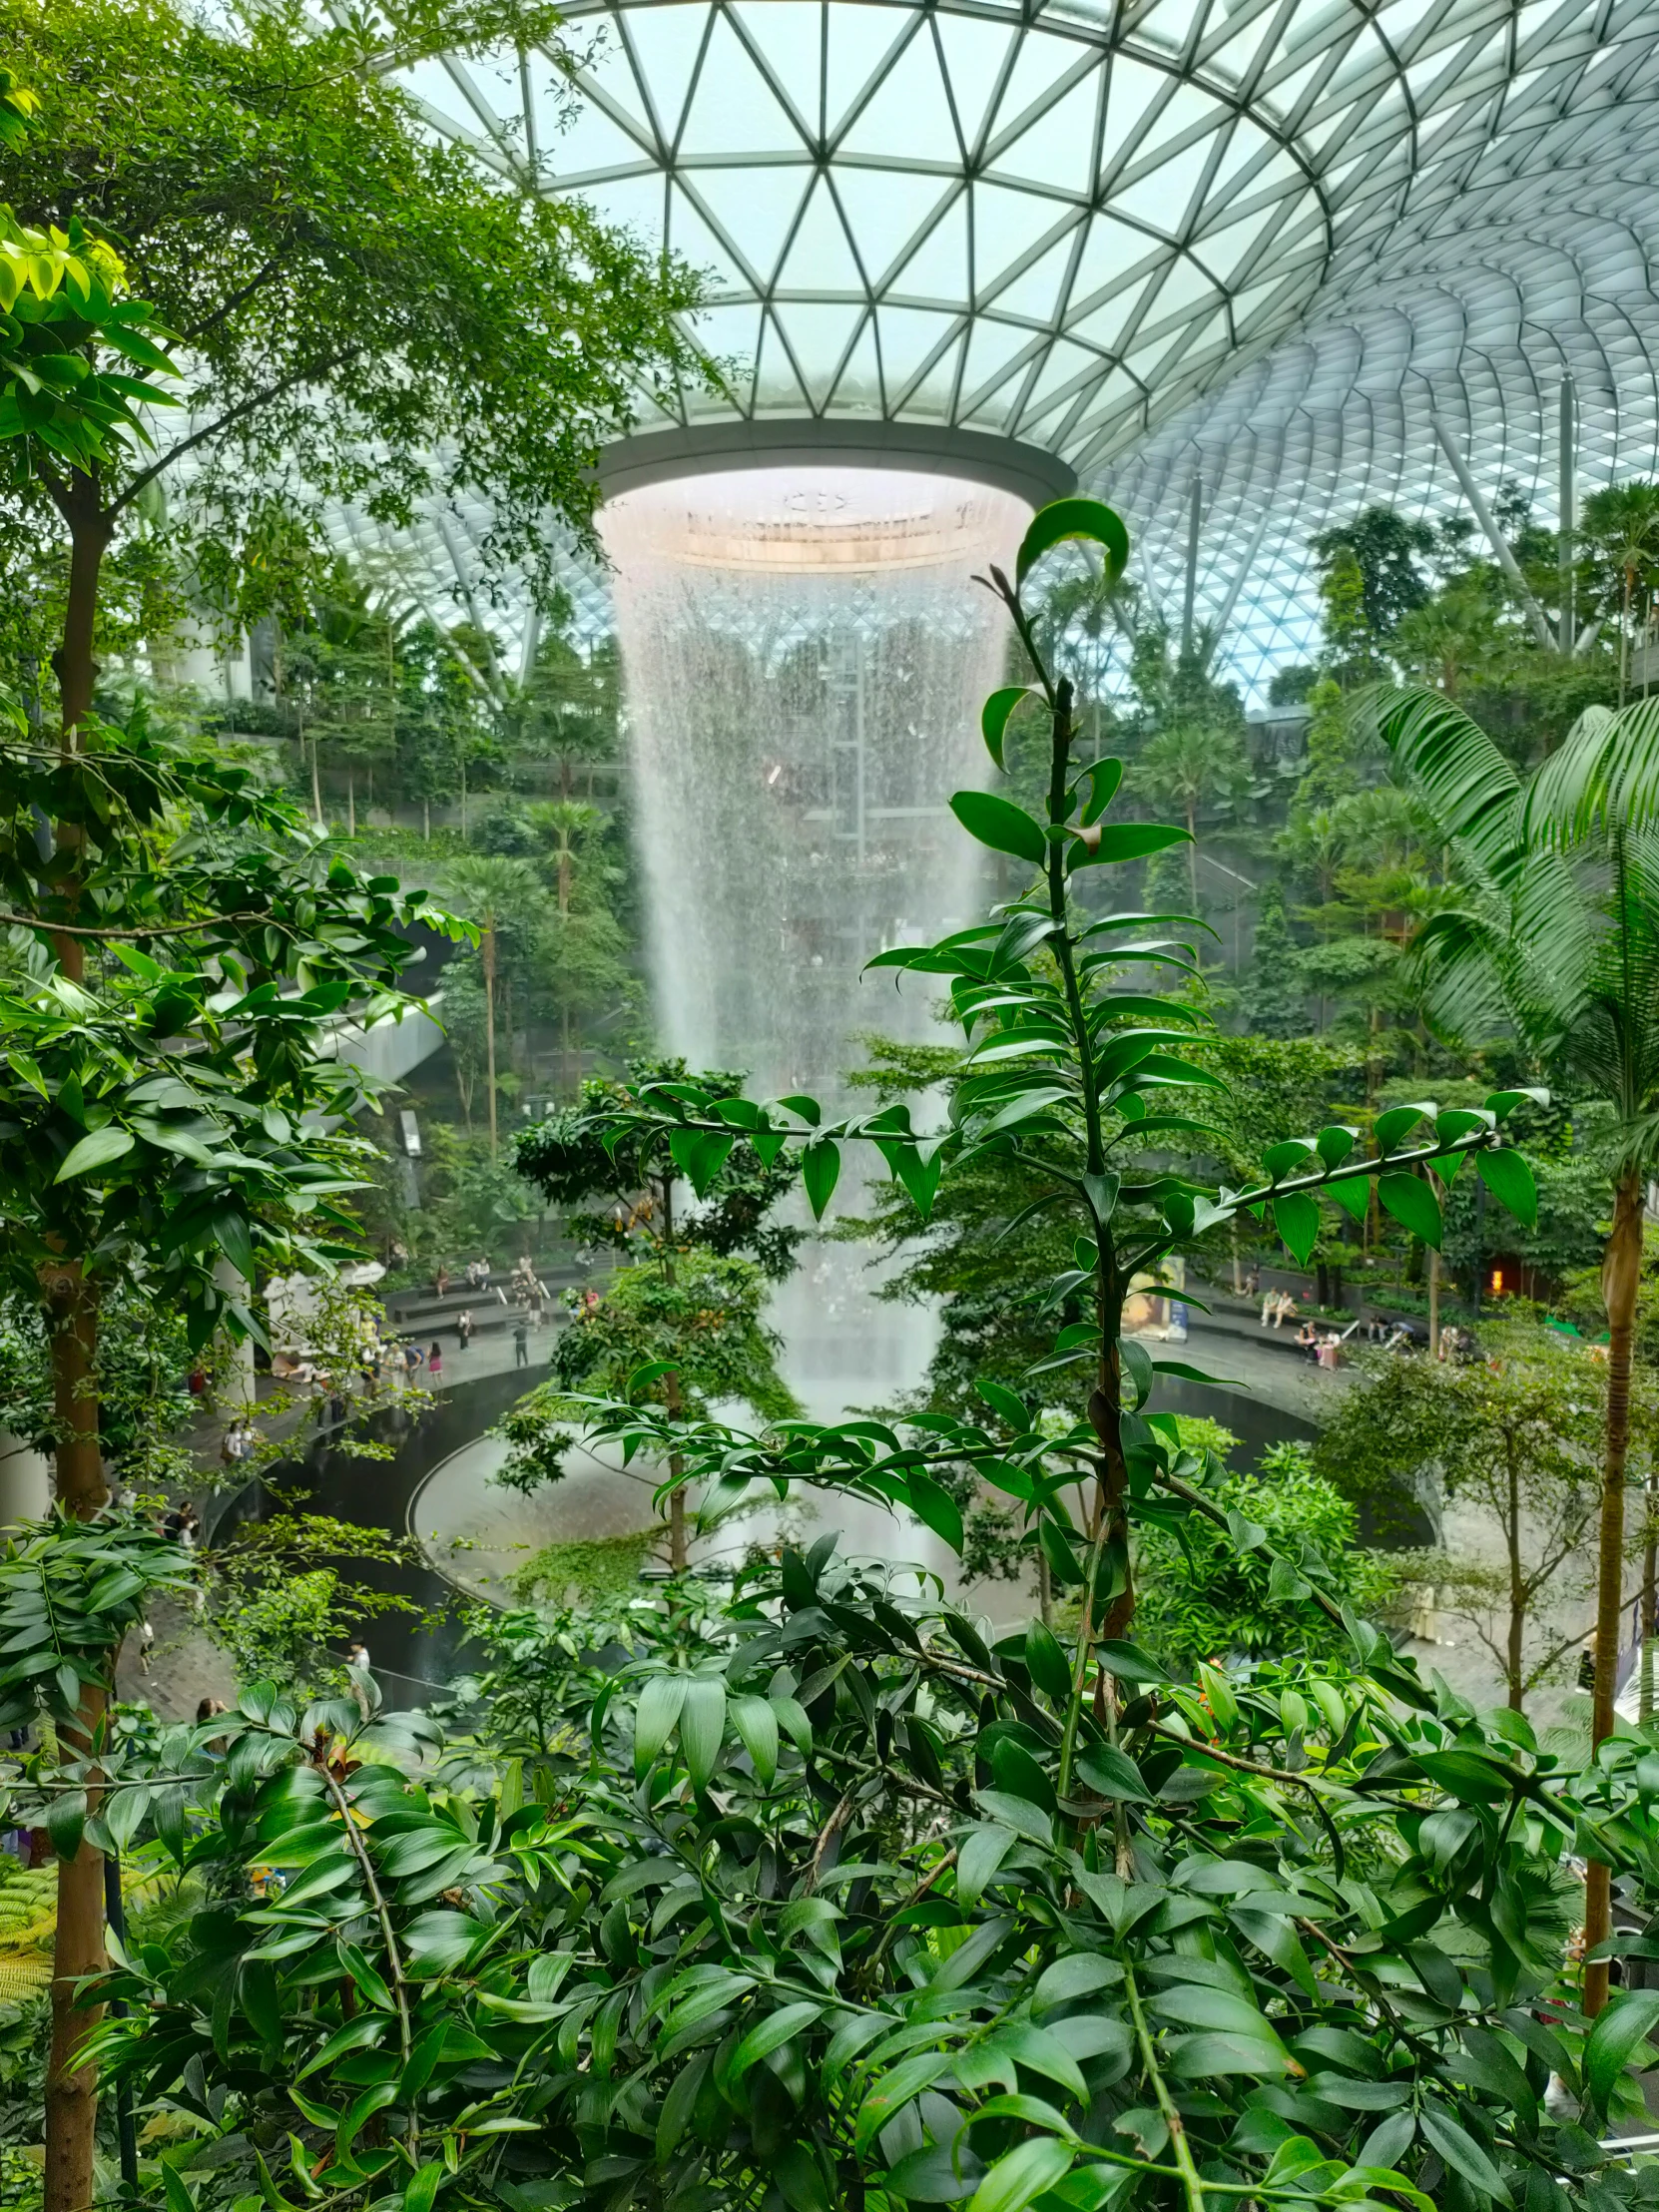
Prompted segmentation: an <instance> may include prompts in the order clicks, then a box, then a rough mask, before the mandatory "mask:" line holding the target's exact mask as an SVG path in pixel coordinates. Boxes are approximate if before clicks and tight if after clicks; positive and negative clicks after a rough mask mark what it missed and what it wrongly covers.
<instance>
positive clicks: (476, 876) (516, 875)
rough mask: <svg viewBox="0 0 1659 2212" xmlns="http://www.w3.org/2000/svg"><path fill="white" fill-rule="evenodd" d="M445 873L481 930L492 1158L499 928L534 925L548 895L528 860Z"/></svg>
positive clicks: (461, 866)
mask: <svg viewBox="0 0 1659 2212" xmlns="http://www.w3.org/2000/svg"><path fill="white" fill-rule="evenodd" d="M445 872H446V877H447V880H448V883H449V886H450V889H451V892H452V894H453V896H454V898H455V901H456V904H457V905H458V906H459V908H460V910H461V912H463V913H464V914H466V915H468V916H469V918H470V919H471V920H473V921H475V922H476V923H477V925H478V933H479V953H480V957H481V959H482V962H483V970H484V1068H485V1076H484V1080H485V1083H486V1085H487V1097H488V1104H489V1131H490V1151H491V1153H492V1154H493V1153H495V1152H496V1151H498V1150H499V1147H500V1139H499V1136H498V1133H497V1127H496V1103H497V1088H496V1083H497V1079H496V1027H495V1017H496V984H497V981H498V979H499V974H500V963H499V960H498V957H497V955H498V951H499V947H500V934H501V926H502V923H503V922H504V921H506V920H508V919H509V918H511V919H515V920H533V919H535V918H537V917H539V913H540V909H541V907H542V906H543V904H544V903H545V897H546V894H545V893H544V891H543V889H542V884H541V878H540V876H539V875H538V874H537V873H536V871H535V869H534V868H533V867H532V866H531V864H530V862H529V861H528V860H515V859H490V858H487V857H483V856H478V857H468V858H466V859H463V860H455V861H452V862H451V863H450V865H449V867H448V869H447V870H446V871H445Z"/></svg>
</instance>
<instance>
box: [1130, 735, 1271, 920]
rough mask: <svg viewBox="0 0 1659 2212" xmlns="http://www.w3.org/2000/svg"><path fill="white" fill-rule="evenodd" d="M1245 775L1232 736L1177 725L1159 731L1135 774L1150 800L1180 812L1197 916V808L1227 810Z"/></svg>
mask: <svg viewBox="0 0 1659 2212" xmlns="http://www.w3.org/2000/svg"><path fill="white" fill-rule="evenodd" d="M1249 773H1250V763H1249V761H1248V760H1247V758H1246V756H1245V749H1244V746H1243V745H1242V744H1241V742H1240V740H1239V737H1238V735H1237V733H1236V732H1235V731H1232V730H1227V729H1224V728H1223V727H1222V726H1221V724H1219V723H1215V722H1178V723H1177V724H1176V725H1175V726H1174V728H1173V729H1169V730H1161V731H1160V732H1159V733H1158V735H1157V737H1155V738H1154V739H1153V740H1152V743H1151V744H1150V745H1149V746H1148V747H1147V749H1146V751H1145V752H1144V753H1143V754H1142V755H1141V758H1140V762H1139V765H1138V768H1137V771H1136V774H1137V776H1138V777H1139V780H1140V781H1141V782H1142V783H1143V784H1144V785H1145V786H1146V789H1147V791H1148V792H1149V793H1150V794H1151V795H1152V797H1153V798H1154V799H1157V800H1159V801H1160V802H1162V803H1163V804H1164V805H1166V806H1171V807H1179V808H1180V810H1181V813H1182V815H1183V817H1184V818H1185V821H1186V825H1187V835H1188V837H1189V839H1191V840H1192V841H1191V842H1189V844H1188V846H1187V870H1188V875H1189V877H1190V888H1191V891H1192V898H1193V911H1194V913H1197V911H1198V842H1197V825H1198V810H1199V808H1200V807H1201V806H1203V805H1205V804H1206V803H1209V804H1211V805H1221V806H1231V804H1232V803H1233V801H1234V800H1235V799H1236V798H1237V797H1238V794H1239V792H1240V790H1241V789H1242V788H1243V786H1244V784H1245V782H1246V780H1247V778H1248V776H1249Z"/></svg>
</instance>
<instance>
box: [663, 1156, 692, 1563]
mask: <svg viewBox="0 0 1659 2212" xmlns="http://www.w3.org/2000/svg"><path fill="white" fill-rule="evenodd" d="M663 1272H664V1274H665V1276H666V1277H667V1279H668V1281H669V1282H670V1283H672V1282H673V1281H674V1177H673V1176H672V1175H671V1174H669V1173H667V1172H666V1171H665V1173H664V1176H663ZM663 1403H664V1404H665V1405H666V1406H667V1407H668V1412H669V1418H670V1419H671V1420H678V1419H679V1418H680V1415H681V1413H682V1412H683V1411H684V1409H685V1404H684V1400H683V1399H682V1397H681V1395H680V1371H679V1370H678V1369H677V1368H670V1369H669V1371H668V1373H667V1374H666V1375H665V1376H664V1377H663ZM685 1464H686V1462H685V1458H684V1456H683V1454H682V1453H680V1452H678V1451H671V1452H670V1453H669V1455H668V1471H669V1473H670V1474H672V1475H673V1476H674V1478H675V1482H674V1489H673V1492H672V1494H671V1495H670V1497H669V1501H668V1563H669V1569H670V1571H671V1572H672V1573H674V1574H684V1573H685V1571H686V1568H687V1565H688V1564H689V1562H690V1553H689V1551H688V1548H687V1544H686V1492H685V1487H684V1485H683V1484H682V1483H681V1481H680V1479H679V1478H680V1476H681V1474H682V1473H683V1472H684V1470H685Z"/></svg>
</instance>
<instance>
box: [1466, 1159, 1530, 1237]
mask: <svg viewBox="0 0 1659 2212" xmlns="http://www.w3.org/2000/svg"><path fill="white" fill-rule="evenodd" d="M1474 1169H1475V1173H1476V1174H1477V1175H1478V1176H1479V1178H1480V1180H1481V1182H1482V1183H1484V1184H1485V1186H1486V1188H1487V1190H1489V1191H1490V1192H1491V1194H1492V1196H1493V1197H1494V1198H1495V1199H1496V1200H1497V1202H1498V1204H1499V1205H1500V1206H1501V1207H1502V1208H1503V1209H1504V1211H1505V1212H1506V1213H1510V1214H1513V1215H1514V1217H1515V1219H1516V1220H1517V1221H1518V1222H1520V1223H1522V1224H1523V1225H1524V1227H1526V1228H1528V1229H1535V1228H1536V1227H1537V1225H1538V1186H1537V1184H1536V1183H1535V1182H1534V1181H1533V1179H1532V1170H1531V1169H1530V1168H1529V1167H1528V1166H1527V1164H1526V1161H1525V1159H1524V1158H1523V1156H1522V1155H1521V1154H1520V1153H1518V1152H1515V1151H1512V1150H1510V1149H1508V1148H1507V1147H1506V1148H1505V1149H1504V1150H1503V1151H1501V1152H1477V1153H1476V1154H1475V1156H1474Z"/></svg>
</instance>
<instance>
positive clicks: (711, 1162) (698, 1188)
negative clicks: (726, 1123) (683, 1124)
mask: <svg viewBox="0 0 1659 2212" xmlns="http://www.w3.org/2000/svg"><path fill="white" fill-rule="evenodd" d="M737 1141H738V1140H737V1138H736V1137H735V1136H734V1137H724V1136H722V1135H721V1134H720V1132H719V1131H718V1130H715V1129H676V1130H674V1131H672V1132H671V1134H670V1136H669V1140H668V1149H669V1154H670V1156H671V1158H672V1159H673V1161H674V1164H675V1166H676V1167H677V1168H678V1169H679V1170H680V1172H681V1174H682V1175H683V1176H684V1177H685V1178H686V1180H687V1182H688V1183H689V1184H690V1185H691V1187H692V1189H693V1190H694V1191H695V1192H696V1193H697V1195H698V1197H699V1198H702V1197H704V1196H705V1195H706V1194H707V1192H708V1190H709V1187H710V1185H711V1184H712V1183H713V1182H714V1179H715V1177H716V1176H717V1175H718V1174H719V1173H720V1171H721V1169H722V1168H723V1167H724V1166H725V1165H726V1162H727V1158H728V1156H729V1155H730V1153H731V1150H732V1147H733V1146H734V1145H735V1144H736V1143H737Z"/></svg>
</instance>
